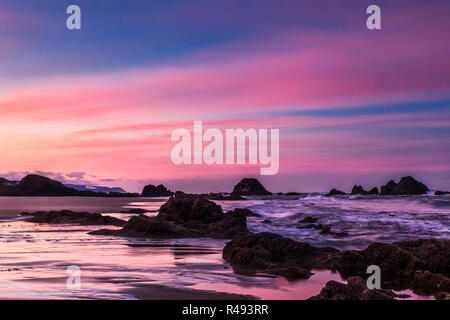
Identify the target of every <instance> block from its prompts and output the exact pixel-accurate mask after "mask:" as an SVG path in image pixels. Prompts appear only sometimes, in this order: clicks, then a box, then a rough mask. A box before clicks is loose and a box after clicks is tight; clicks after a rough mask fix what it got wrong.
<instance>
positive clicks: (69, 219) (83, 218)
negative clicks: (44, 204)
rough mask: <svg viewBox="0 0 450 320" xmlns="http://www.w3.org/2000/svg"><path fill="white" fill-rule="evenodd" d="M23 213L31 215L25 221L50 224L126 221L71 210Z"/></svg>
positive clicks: (106, 223) (115, 224) (95, 223)
mask: <svg viewBox="0 0 450 320" xmlns="http://www.w3.org/2000/svg"><path fill="white" fill-rule="evenodd" d="M21 215H22V216H30V218H27V219H25V221H28V222H36V223H48V224H80V225H113V226H119V227H121V226H124V225H125V223H126V221H124V220H121V219H117V218H114V217H109V216H103V215H101V214H100V213H90V212H74V211H70V210H61V211H37V212H33V213H28V212H23V213H21Z"/></svg>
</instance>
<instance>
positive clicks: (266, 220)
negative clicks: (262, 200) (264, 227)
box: [262, 219, 272, 224]
mask: <svg viewBox="0 0 450 320" xmlns="http://www.w3.org/2000/svg"><path fill="white" fill-rule="evenodd" d="M262 223H265V224H271V223H272V221H271V220H270V219H265V220H263V222H262Z"/></svg>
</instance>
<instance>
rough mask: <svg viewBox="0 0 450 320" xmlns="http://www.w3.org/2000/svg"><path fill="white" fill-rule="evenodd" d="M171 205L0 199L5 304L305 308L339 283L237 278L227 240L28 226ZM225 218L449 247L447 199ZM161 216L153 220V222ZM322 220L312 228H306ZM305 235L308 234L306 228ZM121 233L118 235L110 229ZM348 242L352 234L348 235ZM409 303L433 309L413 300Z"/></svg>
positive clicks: (371, 201) (389, 200)
mask: <svg viewBox="0 0 450 320" xmlns="http://www.w3.org/2000/svg"><path fill="white" fill-rule="evenodd" d="M166 200H167V198H84V197H20V198H17V197H0V213H1V214H0V216H1V217H2V218H1V219H0V298H1V299H182V298H185V299H188V298H190V297H200V298H201V297H209V298H214V297H217V298H224V297H225V298H227V297H228V298H230V297H232V298H233V297H234V298H255V299H306V298H308V297H310V296H312V295H315V294H317V293H318V292H319V291H320V289H321V288H322V287H323V286H324V285H325V283H326V282H327V281H328V280H336V281H341V282H345V281H344V280H343V279H342V278H341V277H340V275H339V274H338V273H332V272H331V271H327V270H313V272H314V275H313V276H312V277H311V278H310V279H307V280H299V281H295V282H289V281H287V280H285V279H284V278H280V277H275V276H271V275H266V274H259V275H257V276H245V275H239V274H236V273H234V272H233V270H232V269H231V267H230V266H229V265H228V264H227V263H226V262H225V261H224V260H223V259H222V248H223V247H224V245H225V244H226V242H227V241H228V240H215V239H207V238H202V239H165V240H162V239H157V240H156V239H136V238H121V237H114V236H96V235H88V234H87V233H88V232H89V231H93V230H97V229H100V228H104V226H77V225H47V224H36V223H30V222H25V221H23V218H22V217H20V216H19V213H20V212H23V211H37V210H60V209H71V210H79V211H80V210H86V211H91V212H99V213H102V214H107V215H111V216H114V217H118V218H122V219H129V218H130V217H132V216H133V214H124V213H120V211H122V210H126V209H129V208H143V209H149V210H155V211H157V210H158V209H159V207H160V206H161V205H162V204H163V203H164V202H165V201H166ZM217 203H218V204H220V205H221V206H222V208H223V209H224V211H228V210H232V209H234V208H244V207H245V208H249V209H251V210H252V211H254V212H256V213H258V214H259V215H260V216H259V217H248V218H247V223H248V227H249V229H250V231H252V232H274V233H278V234H281V235H283V236H286V237H289V238H292V239H294V240H297V241H305V242H309V243H310V244H312V245H314V246H332V247H335V248H337V249H340V250H348V249H363V248H365V247H367V245H369V244H370V243H372V242H374V241H380V242H395V241H400V240H414V239H419V238H437V239H450V196H448V195H447V196H431V195H424V196H383V197H381V196H337V197H326V196H324V195H323V194H318V193H312V194H301V195H297V196H284V195H283V196H276V195H274V196H267V197H249V200H248V201H217ZM156 214H157V212H152V213H148V215H156ZM307 217H310V218H309V219H310V220H311V218H314V219H313V220H315V219H317V221H316V222H315V223H314V224H315V225H318V224H321V225H323V226H327V227H329V228H330V232H327V233H323V232H322V233H321V230H320V229H314V228H310V227H309V226H307V225H308V224H307V223H301V221H302V220H303V219H305V218H307ZM305 226H306V228H305ZM109 228H115V227H109ZM344 233H345V234H344ZM73 265H75V266H78V267H79V268H80V269H81V287H80V288H79V289H71V288H69V287H68V286H67V285H66V284H67V279H68V277H69V276H70V275H69V274H68V272H67V267H68V266H73ZM407 293H409V294H411V295H412V296H411V298H412V299H432V298H433V297H421V296H417V295H415V294H413V293H412V292H409V291H407Z"/></svg>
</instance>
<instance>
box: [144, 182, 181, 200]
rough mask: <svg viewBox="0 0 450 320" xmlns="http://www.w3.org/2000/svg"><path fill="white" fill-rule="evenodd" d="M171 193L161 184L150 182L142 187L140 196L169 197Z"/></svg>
mask: <svg viewBox="0 0 450 320" xmlns="http://www.w3.org/2000/svg"><path fill="white" fill-rule="evenodd" d="M172 195H173V192H172V191H170V190H168V189H167V188H166V187H165V186H163V185H162V184H160V185H157V186H154V185H152V184H149V185H146V186H145V187H144V189H142V193H141V196H142V197H170V196H172Z"/></svg>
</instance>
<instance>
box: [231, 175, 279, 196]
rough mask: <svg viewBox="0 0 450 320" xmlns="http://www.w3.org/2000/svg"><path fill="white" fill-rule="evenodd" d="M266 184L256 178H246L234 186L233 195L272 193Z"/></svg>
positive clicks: (265, 194) (263, 194)
mask: <svg viewBox="0 0 450 320" xmlns="http://www.w3.org/2000/svg"><path fill="white" fill-rule="evenodd" d="M271 194H272V193H270V192H269V191H267V190H266V188H264V186H263V185H262V184H261V183H260V182H259V181H258V180H257V179H254V178H244V179H242V180H241V181H240V182H239V183H238V184H237V185H235V186H234V189H233V192H232V193H231V195H232V196H267V195H271Z"/></svg>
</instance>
